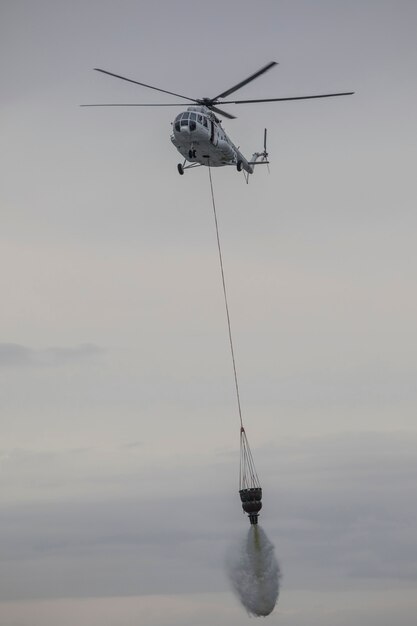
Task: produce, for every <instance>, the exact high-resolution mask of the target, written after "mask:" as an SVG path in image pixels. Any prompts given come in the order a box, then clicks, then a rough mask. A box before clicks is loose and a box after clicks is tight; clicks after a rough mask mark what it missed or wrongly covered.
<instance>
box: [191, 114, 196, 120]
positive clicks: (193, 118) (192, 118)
mask: <svg viewBox="0 0 417 626" xmlns="http://www.w3.org/2000/svg"><path fill="white" fill-rule="evenodd" d="M196 119H197V115H196V114H195V113H190V120H194V121H195V120H196Z"/></svg>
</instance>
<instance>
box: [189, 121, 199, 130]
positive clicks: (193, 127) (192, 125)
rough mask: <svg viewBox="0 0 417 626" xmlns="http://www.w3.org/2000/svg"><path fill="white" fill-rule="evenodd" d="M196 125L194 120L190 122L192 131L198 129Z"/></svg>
mask: <svg viewBox="0 0 417 626" xmlns="http://www.w3.org/2000/svg"><path fill="white" fill-rule="evenodd" d="M196 126H197V125H196V123H195V121H194V120H190V130H195V129H196Z"/></svg>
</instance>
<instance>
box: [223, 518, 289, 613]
mask: <svg viewBox="0 0 417 626" xmlns="http://www.w3.org/2000/svg"><path fill="white" fill-rule="evenodd" d="M226 564H227V571H228V575H229V578H230V581H231V583H232V587H233V589H234V591H235V593H236V595H237V596H238V598H239V600H240V601H241V603H242V604H243V606H244V607H245V609H246V610H247V612H248V613H249V614H250V615H255V616H257V617H261V616H262V617H265V616H266V615H269V614H270V613H272V611H273V610H274V607H275V604H276V602H277V599H278V594H279V580H280V577H281V574H280V569H279V564H278V561H277V559H276V557H275V551H274V546H273V545H272V543H271V542H270V541H269V539H268V537H267V536H266V534H265V532H264V531H263V530H262V528H261V527H260V526H259V525H257V524H255V525H251V526H250V528H249V530H248V532H247V534H246V535H245V536H244V537H243V538H242V539H241V541H240V542H239V543H238V544H237V545H236V546H235V547H234V548H233V549H232V550H230V552H229V555H228V558H227V563H226Z"/></svg>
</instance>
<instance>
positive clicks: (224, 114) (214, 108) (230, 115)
mask: <svg viewBox="0 0 417 626" xmlns="http://www.w3.org/2000/svg"><path fill="white" fill-rule="evenodd" d="M210 110H211V111H214V112H215V113H218V114H219V115H222V116H223V117H227V118H229V120H235V119H236V115H232V114H231V113H227V111H222V109H218V108H217V107H213V106H211V107H210Z"/></svg>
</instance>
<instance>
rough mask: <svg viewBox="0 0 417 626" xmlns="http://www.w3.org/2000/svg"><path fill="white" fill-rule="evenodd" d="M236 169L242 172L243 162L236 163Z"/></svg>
mask: <svg viewBox="0 0 417 626" xmlns="http://www.w3.org/2000/svg"><path fill="white" fill-rule="evenodd" d="M236 169H237V171H238V172H241V171H242V161H238V162H237V163H236Z"/></svg>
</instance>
